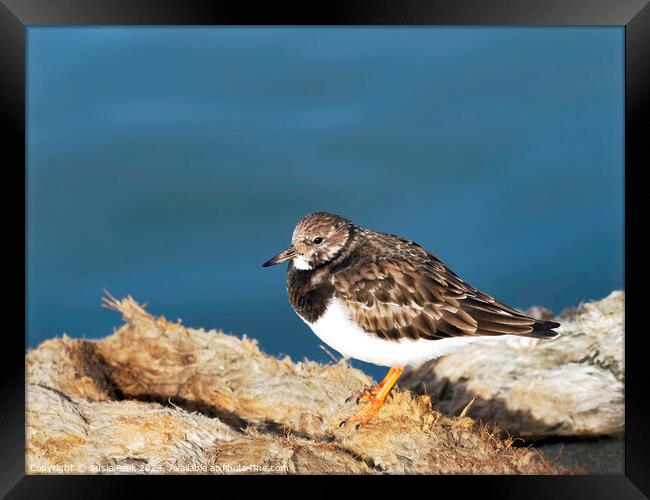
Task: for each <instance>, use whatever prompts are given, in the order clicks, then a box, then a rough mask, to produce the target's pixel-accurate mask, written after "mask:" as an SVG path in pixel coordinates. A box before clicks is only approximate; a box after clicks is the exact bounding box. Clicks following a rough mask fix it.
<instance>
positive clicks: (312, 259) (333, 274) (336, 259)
mask: <svg viewBox="0 0 650 500" xmlns="http://www.w3.org/2000/svg"><path fill="white" fill-rule="evenodd" d="M285 261H290V262H289V266H288V270H287V292H288V295H289V300H290V302H291V306H292V307H293V309H294V310H295V311H296V313H297V314H298V316H300V318H302V320H303V321H305V323H307V324H308V325H309V327H310V328H311V329H312V330H313V331H314V333H315V334H316V335H317V336H318V337H319V338H320V339H321V340H322V341H323V342H325V343H326V344H327V345H328V346H330V347H332V348H333V349H335V350H336V351H338V352H339V353H341V354H342V355H343V356H346V357H350V358H355V359H359V360H362V361H366V362H368V363H374V364H376V365H381V366H387V367H390V370H389V371H388V374H387V375H386V377H385V378H384V379H383V380H382V381H381V382H380V383H379V384H377V385H376V386H375V387H372V388H370V389H366V390H365V391H363V392H362V393H361V394H360V395H359V396H358V397H357V398H356V400H357V403H358V402H359V401H360V400H361V399H365V400H367V403H366V404H365V405H364V406H363V407H362V408H361V409H360V410H359V411H358V412H357V413H356V414H354V415H353V416H352V417H350V418H349V419H347V420H344V421H343V422H341V425H343V424H345V423H353V422H358V424H357V427H359V426H363V425H365V424H366V423H368V422H369V421H370V419H372V417H373V416H374V415H375V414H376V413H377V411H379V408H381V406H382V404H383V403H384V401H385V399H386V397H387V396H388V393H389V392H390V390H391V388H392V387H393V386H394V385H395V383H396V382H397V379H398V378H399V377H400V375H401V374H402V372H403V371H404V368H405V367H406V365H413V366H416V365H419V364H421V363H423V362H425V361H428V360H430V359H435V358H437V357H439V356H442V355H445V354H448V353H450V352H452V351H455V350H456V349H459V348H461V347H463V346H466V345H468V344H470V343H472V342H475V341H477V340H481V339H487V338H491V339H494V338H504V337H508V336H518V337H533V338H540V339H549V338H554V337H556V336H557V335H558V334H557V332H555V331H553V328H556V327H558V326H560V325H559V323H555V322H552V321H539V320H536V319H534V318H531V317H528V316H526V315H525V314H524V313H522V312H521V311H518V310H516V309H513V308H512V307H509V306H507V305H505V304H503V303H501V302H499V301H497V300H495V299H494V298H492V297H491V296H489V295H487V294H485V293H483V292H481V291H480V290H477V289H476V288H474V287H473V286H471V285H469V284H467V283H465V282H464V281H463V280H462V279H460V278H459V277H458V276H457V275H456V274H454V273H453V272H452V271H451V270H450V269H449V268H448V267H447V266H446V265H445V264H444V263H443V262H442V261H441V260H440V259H438V258H437V257H436V256H435V255H433V254H431V253H430V252H428V251H427V250H425V249H424V248H422V247H421V246H420V245H418V244H417V243H415V242H413V241H411V240H408V239H406V238H402V237H400V236H394V235H392V234H387V233H380V232H376V231H371V230H369V229H365V228H362V227H360V226H358V225H357V224H355V223H353V222H351V221H349V220H347V219H344V218H343V217H339V216H338V215H334V214H330V213H326V212H318V213H313V214H309V215H306V216H305V217H303V218H302V219H301V220H300V221H298V224H297V225H296V227H295V229H294V231H293V236H292V238H291V246H290V247H289V248H287V249H286V250H284V251H283V252H280V253H279V254H278V255H276V256H275V257H273V258H272V259H270V260H268V261H266V262H265V263H264V264H263V266H264V267H268V266H272V265H275V264H279V263H281V262H285ZM348 399H350V398H348Z"/></svg>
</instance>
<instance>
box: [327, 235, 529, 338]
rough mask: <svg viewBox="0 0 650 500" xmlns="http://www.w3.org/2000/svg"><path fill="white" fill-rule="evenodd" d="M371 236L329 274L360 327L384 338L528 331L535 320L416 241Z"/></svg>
mask: <svg viewBox="0 0 650 500" xmlns="http://www.w3.org/2000/svg"><path fill="white" fill-rule="evenodd" d="M373 234H374V235H378V236H374V239H375V240H380V241H379V242H378V243H379V244H377V245H375V247H374V248H371V249H370V250H369V251H368V252H367V253H366V254H365V255H364V256H363V257H364V258H358V259H357V260H356V261H354V262H351V263H348V265H347V266H344V267H342V268H340V269H338V270H337V271H336V272H335V273H333V274H332V283H333V285H334V287H335V290H336V294H337V296H338V297H339V298H340V299H342V300H343V301H344V302H345V304H346V306H347V307H348V308H349V309H350V310H351V311H352V313H353V315H354V319H355V321H356V322H357V323H358V324H359V325H360V326H361V327H362V328H364V329H365V330H366V331H369V332H372V333H375V334H376V335H377V336H379V337H381V338H384V339H389V340H400V339H430V340H435V339H441V338H448V337H457V336H476V335H484V336H493V335H507V334H509V335H524V336H525V335H529V334H530V335H532V333H533V331H534V328H535V324H536V322H535V319H533V318H530V317H528V316H526V315H525V314H523V313H522V312H520V311H517V310H516V309H513V308H511V307H509V306H507V305H505V304H503V303H501V302H499V301H497V300H495V299H494V298H493V297H491V296H489V295H487V294H485V293H483V292H481V291H479V290H477V289H476V288H474V287H472V286H471V285H468V284H466V283H465V282H464V281H463V280H461V279H460V278H459V277H458V276H457V275H455V274H454V273H453V272H452V271H451V270H449V269H448V268H447V267H446V266H445V265H444V264H443V263H442V262H441V261H440V260H439V259H438V258H436V257H435V256H433V255H432V254H430V253H429V252H427V251H426V250H424V249H423V248H422V247H420V246H419V245H417V244H416V243H413V242H411V241H408V240H405V239H403V238H397V237H394V236H391V235H384V234H382V233H373ZM391 238H392V239H391ZM395 241H398V242H399V243H398V244H395ZM391 245H392V246H391ZM387 249H388V250H387Z"/></svg>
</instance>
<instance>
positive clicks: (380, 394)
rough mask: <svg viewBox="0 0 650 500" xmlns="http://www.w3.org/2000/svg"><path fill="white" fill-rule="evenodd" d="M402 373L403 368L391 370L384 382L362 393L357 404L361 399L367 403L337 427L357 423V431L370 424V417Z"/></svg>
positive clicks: (377, 409)
mask: <svg viewBox="0 0 650 500" xmlns="http://www.w3.org/2000/svg"><path fill="white" fill-rule="evenodd" d="M403 371H404V367H403V366H402V367H399V368H391V369H390V370H389V371H388V373H387V374H386V376H385V377H384V380H382V381H381V382H380V383H379V384H377V385H376V386H375V387H372V388H370V389H366V390H364V391H362V392H361V393H360V394H359V395H358V396H357V398H356V402H357V404H359V401H360V400H361V399H367V400H368V402H367V403H366V404H365V405H363V407H362V408H361V409H360V410H359V411H358V412H356V413H355V414H354V415H352V416H351V417H350V418H348V419H346V420H343V421H342V422H341V423H340V424H339V427H341V426H343V425H346V424H352V423H354V422H359V423H358V424H357V425H356V428H357V429H358V428H359V427H363V426H364V425H366V424H367V423H368V422H370V420H371V419H372V417H374V416H375V415H376V414H377V412H378V411H379V409H380V408H381V407H382V405H383V404H384V401H386V397H387V396H388V393H389V392H390V390H391V389H392V388H393V386H394V385H395V382H397V379H398V378H399V377H400V375H401V374H402V372H403ZM351 399H352V397H349V398H348V399H346V402H348V401H350V400H351Z"/></svg>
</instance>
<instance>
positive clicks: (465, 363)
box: [401, 291, 625, 438]
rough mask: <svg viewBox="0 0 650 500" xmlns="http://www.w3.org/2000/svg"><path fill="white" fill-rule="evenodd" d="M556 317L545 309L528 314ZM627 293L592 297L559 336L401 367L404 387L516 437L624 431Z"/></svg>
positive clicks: (566, 320) (568, 316) (481, 347)
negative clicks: (489, 423) (410, 368)
mask: <svg viewBox="0 0 650 500" xmlns="http://www.w3.org/2000/svg"><path fill="white" fill-rule="evenodd" d="M528 312H529V314H531V315H535V314H536V315H537V316H538V319H552V315H549V314H548V312H544V311H543V310H542V309H541V308H532V309H531V310H529V311H528ZM624 312H625V294H624V293H623V292H622V291H615V292H612V293H611V294H610V295H609V296H608V297H606V298H604V299H602V300H599V301H593V302H587V303H584V304H582V305H580V306H579V307H577V308H575V309H572V310H568V311H566V312H565V313H564V314H563V315H562V316H561V317H560V318H559V319H557V321H559V322H560V323H561V326H560V328H558V329H557V331H558V332H559V333H560V338H558V339H556V340H552V341H540V340H537V339H527V338H520V339H517V338H514V339H509V340H507V341H505V342H501V343H499V344H498V345H497V344H496V343H495V344H489V343H483V344H479V343H476V344H474V345H472V346H470V347H468V348H467V349H464V350H462V351H458V352H455V353H452V354H450V355H448V356H445V357H443V358H440V359H438V360H436V361H434V362H431V363H428V364H424V365H422V366H421V367H420V368H417V369H412V370H408V371H406V372H404V374H403V375H402V379H401V383H402V387H408V388H410V389H411V390H412V391H414V392H415V393H418V394H428V395H430V396H431V398H432V400H433V401H434V403H433V405H434V407H435V408H437V409H439V410H440V411H442V412H443V413H445V414H448V415H453V414H456V413H455V412H457V411H460V410H461V409H462V408H464V407H465V406H466V405H467V402H468V401H470V400H472V399H474V403H473V405H472V407H471V409H470V410H469V412H468V415H470V416H472V417H474V418H480V419H482V420H486V421H490V422H496V423H497V424H498V425H500V426H502V427H503V428H505V429H507V430H508V431H509V432H510V433H512V434H514V435H517V436H525V437H529V438H540V437H546V436H599V435H621V434H622V433H623V429H624V416H625V408H624V382H625V370H624V365H623V345H624V324H623V322H624Z"/></svg>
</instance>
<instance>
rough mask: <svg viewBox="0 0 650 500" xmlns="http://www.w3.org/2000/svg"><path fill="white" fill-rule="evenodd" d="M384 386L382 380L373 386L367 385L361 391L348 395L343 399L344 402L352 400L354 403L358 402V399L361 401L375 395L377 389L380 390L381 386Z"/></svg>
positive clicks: (377, 391)
mask: <svg viewBox="0 0 650 500" xmlns="http://www.w3.org/2000/svg"><path fill="white" fill-rule="evenodd" d="M382 387H384V382H383V381H382V382H380V383H379V384H377V385H376V386H374V387H368V388H366V389H364V390H363V391H361V392H360V393H359V394H353V395H351V396H348V398H347V399H346V400H345V402H346V403H349V402H350V401H354V402H355V403H356V404H359V401H362V400H364V399H368V400H369V399H370V398H371V397H372V396H376V395H377V394H378V393H379V391H381V388H382Z"/></svg>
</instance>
